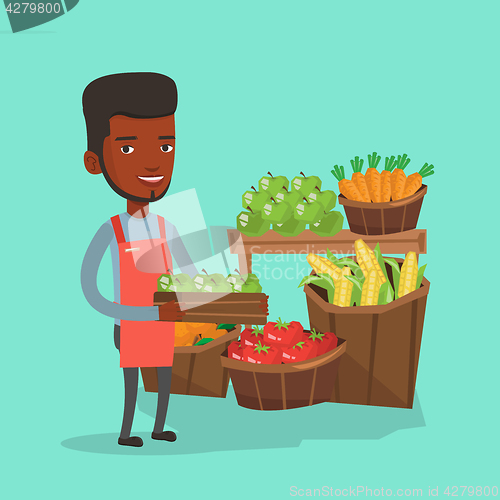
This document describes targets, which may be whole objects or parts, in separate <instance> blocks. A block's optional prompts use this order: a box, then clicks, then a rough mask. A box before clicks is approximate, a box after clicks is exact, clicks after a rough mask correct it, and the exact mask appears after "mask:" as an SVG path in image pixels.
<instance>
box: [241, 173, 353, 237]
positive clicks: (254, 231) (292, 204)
mask: <svg viewBox="0 0 500 500" xmlns="http://www.w3.org/2000/svg"><path fill="white" fill-rule="evenodd" d="M268 174H269V177H268V176H264V177H262V178H261V179H260V181H259V190H258V191H257V190H256V189H255V188H254V187H253V186H252V190H253V191H250V190H249V191H246V192H245V193H244V194H243V197H242V206H243V208H246V209H247V210H246V211H243V212H240V213H239V214H238V216H237V218H236V226H237V228H238V230H239V231H240V232H241V233H243V234H245V235H246V236H262V235H263V234H264V233H265V232H266V231H268V230H269V229H270V227H271V224H272V225H273V230H274V231H276V232H277V233H279V234H281V235H283V236H297V235H299V234H300V233H301V232H302V231H304V229H306V226H307V225H309V229H310V230H311V231H313V232H314V233H316V234H317V235H318V236H334V235H335V234H337V233H338V232H339V231H340V230H341V229H342V224H343V222H344V217H343V215H342V214H341V213H340V212H336V211H333V208H335V205H336V203H337V195H336V194H335V193H334V192H333V191H321V184H322V182H321V180H320V178H319V177H317V176H315V175H312V176H309V177H306V176H305V175H304V174H303V173H302V172H300V174H301V175H299V176H297V177H294V178H293V179H292V183H291V184H292V185H291V188H290V182H289V180H288V179H287V178H286V177H285V176H283V175H280V176H277V177H274V176H273V175H272V174H271V173H270V172H268Z"/></svg>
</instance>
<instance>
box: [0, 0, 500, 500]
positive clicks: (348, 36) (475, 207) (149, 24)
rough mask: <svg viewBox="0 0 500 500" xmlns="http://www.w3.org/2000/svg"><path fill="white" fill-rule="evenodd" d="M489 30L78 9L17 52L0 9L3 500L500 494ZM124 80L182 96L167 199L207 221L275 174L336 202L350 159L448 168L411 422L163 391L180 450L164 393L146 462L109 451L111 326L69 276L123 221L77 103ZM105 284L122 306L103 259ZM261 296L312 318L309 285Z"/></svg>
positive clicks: (153, 8)
mask: <svg viewBox="0 0 500 500" xmlns="http://www.w3.org/2000/svg"><path fill="white" fill-rule="evenodd" d="M499 14H500V9H499V5H498V2H495V1H476V2H463V1H453V2H451V1H448V0H443V1H440V2H435V1H428V0H424V1H420V2H402V1H355V2H339V1H333V0H330V1H314V2H311V3H310V4H306V3H304V2H297V1H288V2H281V1H274V2H264V1H261V0H256V1H254V2H252V3H238V2H229V1H213V2H201V1H189V2H187V1H186V2H176V3H174V2H164V1H159V0H157V1H153V0H151V1H149V2H141V3H139V2H137V1H130V0H129V1H120V2H118V1H113V2H99V1H97V0H84V1H82V2H80V3H79V5H78V6H77V8H75V9H74V10H72V11H71V12H70V13H68V14H67V15H64V16H62V17H60V18H58V19H56V20H54V21H53V22H51V23H49V24H46V25H43V26H41V27H38V28H35V29H33V30H30V31H26V32H23V33H18V34H15V35H13V34H11V33H9V25H8V21H7V16H6V15H0V31H1V34H0V44H1V53H2V59H1V64H2V80H1V82H2V83H1V90H2V92H1V102H2V105H1V109H2V112H1V120H0V136H1V138H2V140H1V144H2V161H1V165H2V171H3V178H2V209H3V214H2V226H3V229H2V235H3V236H2V245H1V252H2V263H3V265H2V290H3V291H2V312H3V314H2V316H3V325H2V335H1V339H2V354H3V355H2V363H1V365H0V366H1V370H2V380H3V386H2V400H3V404H2V412H1V423H2V434H3V435H2V437H1V442H2V444H1V449H2V456H3V458H4V460H3V467H2V469H3V470H2V472H3V473H2V476H3V479H2V483H1V486H2V490H3V491H5V494H6V498H7V497H8V498H32V497H42V495H43V496H45V495H47V496H48V495H50V496H51V497H52V498H89V497H94V498H105V497H110V498H111V497H113V498H115V497H116V498H140V497H143V498H150V497H151V498H152V497H153V496H154V497H156V498H167V497H168V498H181V496H182V498H204V497H212V496H215V495H217V496H218V497H220V498H259V497H260V498H287V497H288V496H289V494H290V490H289V488H290V487H291V486H296V487H297V488H321V487H322V486H331V487H333V488H345V487H349V486H352V487H356V486H358V485H360V486H366V487H370V488H382V487H384V488H391V489H392V490H393V493H394V496H395V495H396V489H397V488H422V489H423V491H424V496H427V492H428V487H429V486H432V487H436V486H439V487H440V488H441V490H440V493H441V492H442V490H443V488H444V487H445V486H446V485H473V486H481V485H482V486H485V485H490V486H492V485H493V484H495V480H496V481H497V483H496V484H497V485H498V444H499V440H498V438H499V433H498V410H499V403H498V352H499V347H500V346H499V341H498V334H499V326H498V319H497V318H498V311H497V309H498V285H497V283H498V265H497V263H498V243H499V238H498V204H497V203H498V202H497V200H498V181H499V174H498V168H499V164H498V152H497V149H496V148H497V145H498V133H499V126H498V116H499V111H500V110H499V100H498V88H499V83H500V82H499V72H498V63H497V60H498V48H499V37H498V29H497V19H498V16H499ZM124 71H157V72H162V73H165V74H168V75H169V76H171V77H172V78H174V79H175V81H176V82H177V85H178V88H179V107H178V112H177V113H176V120H177V137H178V143H177V148H178V150H177V155H176V168H175V173H174V178H173V182H172V192H179V191H182V190H184V189H189V188H193V187H194V188H196V189H197V192H198V197H199V199H200V203H201V206H202V207H203V210H204V216H205V220H206V221H207V223H209V224H213V225H214V224H217V225H219V224H227V225H232V224H234V220H235V216H236V214H237V213H238V212H239V211H240V208H239V207H240V200H241V198H240V196H241V194H242V193H243V192H244V191H245V190H246V189H248V188H249V187H250V185H252V184H255V183H256V182H257V181H258V179H259V178H260V177H261V176H262V175H263V174H265V172H266V171H267V170H269V169H271V171H272V172H273V173H274V172H276V173H278V174H285V175H288V176H290V177H293V176H294V175H296V174H297V173H298V172H299V171H300V170H303V171H304V172H306V174H307V173H308V174H315V175H320V176H322V177H323V179H324V186H325V187H326V186H328V187H329V188H333V189H335V190H337V186H336V183H335V182H334V179H333V178H332V177H331V175H330V173H329V172H330V169H331V168H332V166H333V165H334V164H335V163H343V164H344V165H346V166H348V160H349V159H350V158H352V157H353V156H354V155H356V154H359V155H363V156H364V155H366V154H367V153H369V152H371V151H374V150H376V151H378V152H379V153H380V154H382V155H383V156H385V155H386V154H398V153H404V152H406V153H408V154H409V156H410V157H411V158H412V163H410V167H409V170H410V171H414V170H416V169H417V168H419V167H420V166H421V165H422V164H423V163H424V162H429V163H433V164H434V165H435V168H436V175H434V176H433V177H431V178H430V179H429V181H428V184H429V192H428V195H427V196H426V199H425V201H424V205H423V209H422V213H421V217H420V221H419V227H421V228H427V229H428V255H427V256H424V257H423V258H422V260H421V261H422V262H428V268H427V272H426V276H427V278H428V279H429V280H430V282H431V290H430V295H429V300H428V308H427V313H426V321H425V325H424V336H423V343H422V350H421V358H420V365H419V376H418V384H417V397H416V400H415V408H414V409H413V410H411V411H409V410H395V409H384V408H368V407H355V406H343V405H332V404H323V405H319V406H317V407H313V408H305V409H300V410H293V411H288V412H276V413H264V412H263V413H261V412H255V411H251V410H245V409H243V408H240V407H238V406H237V405H236V402H235V400H234V395H233V391H232V389H230V390H229V394H228V398H227V399H226V400H205V399H201V398H190V397H182V396H173V397H172V399H171V406H170V410H169V416H168V419H167V423H168V424H169V425H170V426H171V427H172V428H173V429H175V430H176V431H177V432H178V440H177V442H176V443H174V444H166V443H159V442H152V441H151V440H150V439H149V437H148V436H149V433H150V431H151V429H152V425H153V417H154V411H155V397H154V395H152V394H146V393H144V392H143V391H141V392H140V394H139V403H138V409H137V411H136V418H135V422H134V430H135V431H136V433H138V434H139V435H141V436H142V437H143V438H144V439H145V445H144V447H143V448H142V449H140V450H136V449H128V448H124V447H119V446H118V445H117V444H116V439H117V434H118V431H119V428H120V425H121V417H122V399H123V387H122V384H123V383H122V375H121V371H120V369H119V368H118V355H117V353H116V351H115V348H114V346H113V341H112V320H110V319H108V318H105V317H101V316H100V315H99V314H98V313H96V312H95V311H93V310H92V309H91V308H90V306H88V304H87V303H86V302H85V299H84V297H83V295H82V293H81V290H80V284H79V272H80V265H81V261H82V258H83V254H84V252H85V250H86V248H87V245H88V243H89V241H90V239H91V238H92V236H93V235H94V233H95V231H96V230H97V229H98V227H99V226H100V225H101V224H102V223H103V222H104V220H106V219H107V218H108V217H110V216H112V215H114V214H116V213H118V212H122V211H124V209H125V204H124V201H123V200H122V199H120V198H119V197H118V196H117V195H115V194H114V193H113V192H112V191H111V189H110V188H109V187H108V186H107V184H106V183H105V181H104V179H103V178H102V177H100V176H99V177H97V176H96V177H94V176H90V175H88V174H87V173H86V171H85V169H84V167H83V161H82V159H83V153H84V151H85V149H86V134H85V125H84V120H83V115H82V110H81V94H82V92H83V89H84V87H85V86H86V85H87V84H88V83H89V82H90V81H92V80H93V79H95V78H97V77H100V76H102V75H105V74H109V73H114V72H124ZM345 227H347V226H345ZM108 260H109V258H108ZM278 265H280V266H283V265H285V264H283V263H280V264H278ZM293 265H294V264H293ZM102 271H103V273H102V276H101V277H100V281H101V283H102V289H103V292H104V293H105V294H107V296H109V297H110V296H111V295H110V294H111V275H110V274H109V272H110V265H109V262H108V261H107V262H105V263H104V266H103V270H102ZM264 289H265V290H266V292H267V293H269V294H270V297H271V298H270V317H271V319H272V318H274V317H277V316H281V317H285V318H293V319H296V320H300V321H303V322H304V324H307V312H306V307H305V299H304V296H303V293H302V292H301V291H300V290H297V289H296V284H295V282H286V281H272V280H269V281H266V282H265V283H264ZM495 470H496V471H497V472H496V473H495Z"/></svg>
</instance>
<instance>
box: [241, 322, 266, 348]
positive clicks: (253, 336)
mask: <svg viewBox="0 0 500 500" xmlns="http://www.w3.org/2000/svg"><path fill="white" fill-rule="evenodd" d="M259 340H260V341H262V342H263V341H264V333H263V331H262V328H259V327H255V328H254V329H253V330H252V329H250V328H245V329H244V330H243V331H242V332H241V345H242V346H243V347H248V346H253V345H255V344H256V343H257V342H258V341H259Z"/></svg>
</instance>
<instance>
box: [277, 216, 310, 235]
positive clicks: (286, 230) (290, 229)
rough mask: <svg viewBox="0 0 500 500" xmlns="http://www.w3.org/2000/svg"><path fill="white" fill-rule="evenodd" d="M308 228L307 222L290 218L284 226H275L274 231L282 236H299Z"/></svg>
mask: <svg viewBox="0 0 500 500" xmlns="http://www.w3.org/2000/svg"><path fill="white" fill-rule="evenodd" d="M306 226H307V222H304V221H301V220H298V219H296V218H295V217H290V218H289V219H288V220H287V221H286V222H284V223H283V224H273V229H274V231H276V232H277V233H279V234H281V235H282V236H298V235H299V234H300V233H301V232H302V231H304V229H305V228H306Z"/></svg>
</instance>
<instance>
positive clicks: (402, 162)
mask: <svg viewBox="0 0 500 500" xmlns="http://www.w3.org/2000/svg"><path fill="white" fill-rule="evenodd" d="M407 156H408V155H407V154H404V155H403V156H401V155H398V159H397V161H396V168H399V169H400V170H404V169H405V168H406V167H407V166H408V163H410V161H411V160H410V158H407Z"/></svg>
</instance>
